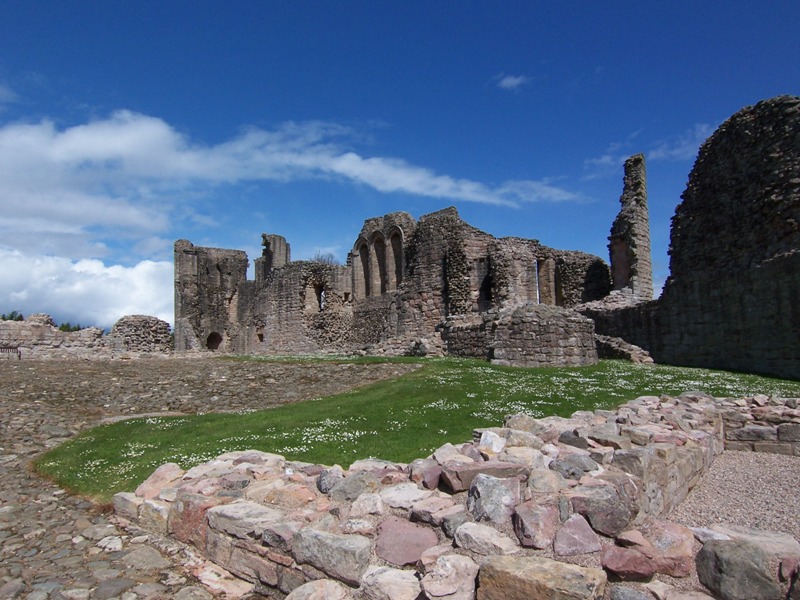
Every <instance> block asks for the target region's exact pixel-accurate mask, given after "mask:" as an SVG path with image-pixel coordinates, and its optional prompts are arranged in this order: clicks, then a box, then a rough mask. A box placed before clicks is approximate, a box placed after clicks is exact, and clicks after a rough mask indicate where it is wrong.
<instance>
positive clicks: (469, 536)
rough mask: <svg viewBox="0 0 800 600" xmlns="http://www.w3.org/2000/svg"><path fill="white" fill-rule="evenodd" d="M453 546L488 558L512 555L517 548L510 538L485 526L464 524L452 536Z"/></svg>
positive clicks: (517, 550)
mask: <svg viewBox="0 0 800 600" xmlns="http://www.w3.org/2000/svg"><path fill="white" fill-rule="evenodd" d="M453 539H454V541H455V544H456V546H457V547H459V548H464V549H465V550H468V551H470V552H475V553H476V554H481V555H484V556H490V555H493V554H514V553H516V552H519V549H520V548H519V546H517V544H515V543H514V540H512V539H511V538H510V537H508V536H507V535H505V534H504V533H501V532H499V531H497V530H496V529H494V528H493V527H488V526H486V525H479V524H477V523H470V522H467V523H464V524H462V525H461V526H460V527H459V528H458V529H457V530H456V532H455V535H454V536H453Z"/></svg>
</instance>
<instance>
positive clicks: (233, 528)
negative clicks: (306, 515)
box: [206, 501, 285, 540]
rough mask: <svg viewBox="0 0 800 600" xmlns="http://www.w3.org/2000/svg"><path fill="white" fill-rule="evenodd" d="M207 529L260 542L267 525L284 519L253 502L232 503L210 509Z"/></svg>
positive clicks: (281, 515)
mask: <svg viewBox="0 0 800 600" xmlns="http://www.w3.org/2000/svg"><path fill="white" fill-rule="evenodd" d="M206 514H207V515H208V525H209V527H211V528H213V529H216V530H217V531H221V532H224V533H227V534H229V535H232V536H234V537H237V538H239V539H255V540H261V538H262V536H263V535H264V528H265V526H266V525H267V524H272V523H276V522H278V521H280V520H282V519H284V518H285V517H284V514H283V513H282V512H281V511H279V510H276V509H274V508H269V507H267V506H264V505H262V504H257V503H255V502H250V501H244V502H234V503H233V504H226V505H222V506H216V507H214V508H210V509H209V510H208V511H207V513H206Z"/></svg>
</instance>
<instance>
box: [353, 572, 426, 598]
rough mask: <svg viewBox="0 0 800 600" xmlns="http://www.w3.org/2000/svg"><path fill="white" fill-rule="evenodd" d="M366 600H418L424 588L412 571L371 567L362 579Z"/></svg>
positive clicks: (362, 590) (362, 592)
mask: <svg viewBox="0 0 800 600" xmlns="http://www.w3.org/2000/svg"><path fill="white" fill-rule="evenodd" d="M360 591H361V594H362V595H363V598H364V600H384V599H386V600H388V599H389V598H391V599H392V600H417V598H419V596H420V594H421V591H422V588H421V586H420V582H419V580H418V579H417V578H416V576H415V575H414V573H412V572H411V571H402V570H400V569H393V568H391V567H370V568H369V569H367V572H366V573H365V574H364V577H363V578H362V579H361V587H360Z"/></svg>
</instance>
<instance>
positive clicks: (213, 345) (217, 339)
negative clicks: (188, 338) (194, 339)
mask: <svg viewBox="0 0 800 600" xmlns="http://www.w3.org/2000/svg"><path fill="white" fill-rule="evenodd" d="M221 343H222V336H221V335H220V334H218V333H217V332H216V331H212V332H211V334H210V335H209V336H208V337H207V338H206V348H208V349H209V350H217V349H219V345H220V344H221Z"/></svg>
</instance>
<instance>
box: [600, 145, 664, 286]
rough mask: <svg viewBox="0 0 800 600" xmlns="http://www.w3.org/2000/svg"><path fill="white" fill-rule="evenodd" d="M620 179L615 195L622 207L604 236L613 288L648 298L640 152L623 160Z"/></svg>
mask: <svg viewBox="0 0 800 600" xmlns="http://www.w3.org/2000/svg"><path fill="white" fill-rule="evenodd" d="M623 182H624V183H623V191H622V196H621V197H620V199H619V201H620V204H622V209H621V210H620V212H619V214H618V215H617V218H616V219H615V220H614V223H613V225H612V226H611V235H610V236H609V238H608V240H609V244H608V253H609V256H610V259H611V279H612V283H613V289H615V290H628V291H629V292H630V293H631V294H632V296H633V298H634V299H635V300H652V298H653V266H652V259H651V253H650V216H649V214H648V208H647V173H646V168H645V161H644V155H643V154H636V155H635V156H631V157H630V158H629V159H628V160H626V161H625V176H624V179H623Z"/></svg>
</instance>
